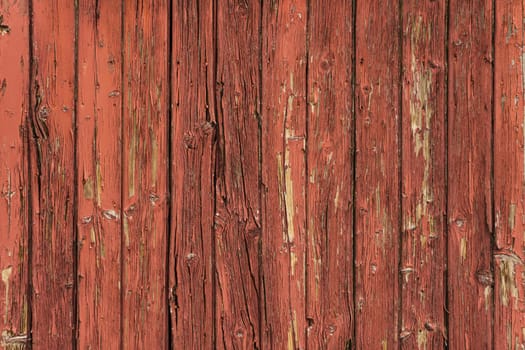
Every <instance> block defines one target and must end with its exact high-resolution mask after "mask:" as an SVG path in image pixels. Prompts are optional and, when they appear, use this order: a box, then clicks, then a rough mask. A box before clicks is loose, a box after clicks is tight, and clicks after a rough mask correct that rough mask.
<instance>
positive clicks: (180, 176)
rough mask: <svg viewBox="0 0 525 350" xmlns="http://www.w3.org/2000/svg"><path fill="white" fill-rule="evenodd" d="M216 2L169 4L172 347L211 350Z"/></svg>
mask: <svg viewBox="0 0 525 350" xmlns="http://www.w3.org/2000/svg"><path fill="white" fill-rule="evenodd" d="M215 5H216V4H215V3H214V2H213V1H211V0H198V1H185V0H179V1H174V2H173V3H172V6H173V8H172V24H171V25H172V27H171V28H172V52H171V54H172V58H171V70H172V72H171V74H172V75H171V82H172V87H171V92H172V97H171V110H172V116H171V130H170V132H171V159H170V161H171V163H170V165H171V220H170V222H171V224H170V226H171V231H170V254H169V266H168V268H169V269H170V270H169V274H170V282H169V283H170V284H169V288H170V291H169V293H170V294H169V298H170V315H171V331H172V343H173V344H172V345H173V347H174V348H176V349H210V348H212V347H213V344H214V343H215V334H216V328H215V324H216V322H215V310H214V306H215V298H214V296H213V295H214V294H213V293H214V291H215V289H214V288H213V283H214V280H215V279H214V276H213V274H214V272H215V270H214V269H215V267H214V262H215V261H214V255H213V254H214V234H215V231H214V230H213V223H214V210H215V202H214V198H215V188H214V186H215V181H214V178H215V171H216V170H215V143H214V141H215V137H216V136H215V126H216V125H217V122H216V116H215V89H216V81H215V73H214V72H215V45H214V39H215V31H214V27H213V24H214V20H215V17H214V11H215ZM175 169H176V170H175Z"/></svg>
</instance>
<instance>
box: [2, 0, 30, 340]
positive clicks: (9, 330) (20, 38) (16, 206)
mask: <svg viewBox="0 0 525 350" xmlns="http://www.w3.org/2000/svg"><path fill="white" fill-rule="evenodd" d="M0 67H4V68H3V69H2V70H1V72H0V121H1V123H2V131H1V133H0V247H1V248H0V271H1V277H2V284H1V287H0V310H1V316H0V333H1V338H0V344H1V345H2V346H3V347H5V348H7V349H10V348H14V347H17V346H20V348H24V346H23V344H25V343H26V342H27V339H28V326H29V324H28V316H29V314H28V294H27V293H28V291H29V289H28V286H29V280H28V276H29V275H28V267H29V264H28V262H29V256H28V228H29V224H28V221H29V220H28V219H29V218H28V205H29V204H28V192H29V181H28V162H27V159H28V158H27V151H28V150H27V142H26V141H27V129H26V125H25V122H26V118H27V114H28V112H29V7H28V2H27V1H13V0H9V1H4V2H3V3H2V6H1V7H0Z"/></svg>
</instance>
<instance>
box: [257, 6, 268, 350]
mask: <svg viewBox="0 0 525 350" xmlns="http://www.w3.org/2000/svg"><path fill="white" fill-rule="evenodd" d="M263 3H264V1H263V0H261V1H259V7H260V8H259V42H258V51H259V60H258V65H259V67H258V68H257V73H258V75H257V77H258V79H259V102H258V109H259V110H258V113H257V129H258V130H257V144H258V147H259V150H258V164H257V171H258V174H257V177H258V179H257V182H258V189H259V213H261V214H262V210H263V209H262V208H263V200H262V199H263V195H262V194H263V189H264V187H263V183H262V164H263V163H262V154H263V152H262V144H263V142H262V111H263V103H262V102H263V83H262V77H263V75H262V66H263V11H264V4H263ZM259 225H260V234H259V242H258V243H257V250H258V256H257V262H258V265H259V266H258V268H259V276H258V279H259V293H258V300H257V306H258V312H259V320H258V322H259V325H258V326H259V343H260V344H259V347H260V348H261V349H263V338H264V337H263V336H262V334H263V333H262V330H263V329H262V324H263V307H262V302H263V300H264V299H263V295H264V296H265V297H266V293H264V288H263V285H264V278H263V272H264V270H263V268H262V267H263V265H262V261H263V259H262V241H263V234H262V233H263V232H264V230H263V220H262V215H261V216H260V218H259ZM263 293H264V294H263ZM265 314H266V313H265Z"/></svg>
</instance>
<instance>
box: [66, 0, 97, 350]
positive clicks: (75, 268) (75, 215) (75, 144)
mask: <svg viewBox="0 0 525 350" xmlns="http://www.w3.org/2000/svg"><path fill="white" fill-rule="evenodd" d="M97 5H98V4H97ZM74 7H75V34H74V37H75V43H74V54H73V55H74V87H73V100H74V105H73V154H74V156H73V183H74V188H75V190H74V191H73V223H74V224H73V246H72V247H71V248H72V255H73V295H72V301H71V302H72V304H73V305H72V307H73V322H74V324H73V327H72V329H71V331H72V333H73V334H72V339H71V341H72V344H71V345H72V348H73V349H77V348H78V344H77V338H78V334H79V333H78V330H79V327H78V326H79V324H80V323H79V322H80V320H79V312H78V301H79V298H78V283H79V281H78V278H79V277H78V265H79V253H80V252H79V249H78V174H79V171H78V123H77V122H78V103H79V102H78V80H79V74H78V67H79V66H78V50H79V49H78V46H79V44H78V37H79V35H78V33H79V5H78V0H75V4H74Z"/></svg>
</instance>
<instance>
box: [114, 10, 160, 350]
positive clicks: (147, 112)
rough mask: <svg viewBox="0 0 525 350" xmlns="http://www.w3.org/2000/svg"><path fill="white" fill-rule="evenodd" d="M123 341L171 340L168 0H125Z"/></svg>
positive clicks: (131, 344) (134, 344)
mask: <svg viewBox="0 0 525 350" xmlns="http://www.w3.org/2000/svg"><path fill="white" fill-rule="evenodd" d="M123 6H124V23H123V24H124V37H123V40H124V42H123V45H124V52H123V55H124V57H123V70H124V72H123V73H124V88H123V95H122V96H123V104H124V111H123V121H122V123H123V128H124V133H123V152H122V157H123V159H122V163H123V183H122V184H123V203H122V205H123V207H122V208H123V216H122V220H123V222H122V224H123V225H122V227H123V232H122V233H123V238H124V239H123V245H122V249H123V250H122V255H123V264H124V265H123V267H122V268H123V272H122V274H123V275H122V298H123V300H122V303H123V310H122V316H121V317H122V327H123V328H122V334H121V336H122V346H123V348H124V349H128V348H152V349H162V348H165V347H166V346H167V342H168V312H167V293H166V292H167V288H166V286H167V280H166V276H167V271H166V268H167V267H166V260H167V259H166V253H167V250H168V247H167V244H168V243H167V236H168V234H167V228H168V223H167V221H166V218H167V217H168V176H167V174H168V162H169V161H168V135H169V130H168V125H169V119H168V115H169V114H168V103H169V102H168V101H169V80H168V79H167V77H168V76H169V73H168V66H169V65H168V54H169V47H168V38H169V35H168V18H169V5H168V3H167V2H166V1H152V0H151V1H141V2H132V1H124V2H123Z"/></svg>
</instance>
